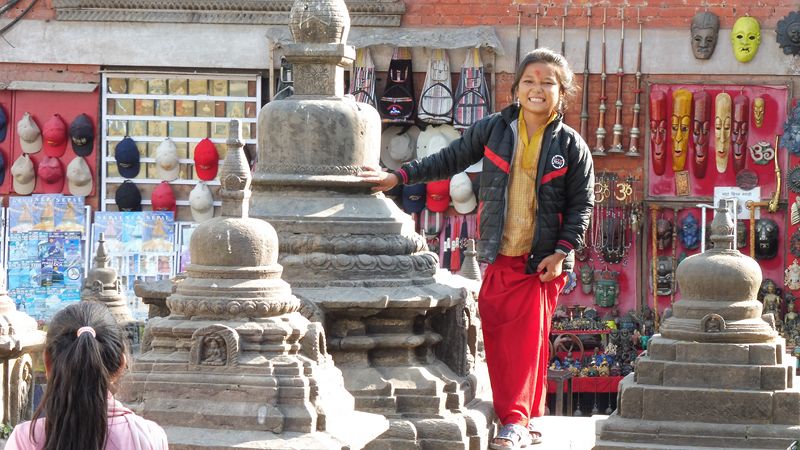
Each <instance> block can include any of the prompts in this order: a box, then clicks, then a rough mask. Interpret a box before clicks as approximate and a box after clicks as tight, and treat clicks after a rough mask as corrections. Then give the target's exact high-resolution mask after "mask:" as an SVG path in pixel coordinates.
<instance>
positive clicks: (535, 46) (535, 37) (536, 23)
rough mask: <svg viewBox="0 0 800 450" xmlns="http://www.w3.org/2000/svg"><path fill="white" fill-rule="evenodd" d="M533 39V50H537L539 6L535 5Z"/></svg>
mask: <svg viewBox="0 0 800 450" xmlns="http://www.w3.org/2000/svg"><path fill="white" fill-rule="evenodd" d="M534 27H535V28H534V29H535V34H534V39H533V48H534V49H537V48H539V5H536V21H535V22H534Z"/></svg>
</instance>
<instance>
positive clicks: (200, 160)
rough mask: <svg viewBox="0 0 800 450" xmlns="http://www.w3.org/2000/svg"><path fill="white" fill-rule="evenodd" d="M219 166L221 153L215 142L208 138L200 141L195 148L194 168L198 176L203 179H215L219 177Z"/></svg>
mask: <svg viewBox="0 0 800 450" xmlns="http://www.w3.org/2000/svg"><path fill="white" fill-rule="evenodd" d="M218 167H219V153H218V152H217V147H216V146H215V145H214V143H213V142H211V140H210V139H208V138H205V139H203V140H202V141H200V142H198V143H197V147H195V149H194V170H195V171H196V172H197V178H200V179H201V180H203V181H211V180H213V179H214V178H216V177H217V168H218Z"/></svg>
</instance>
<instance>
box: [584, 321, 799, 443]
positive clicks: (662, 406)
mask: <svg viewBox="0 0 800 450" xmlns="http://www.w3.org/2000/svg"><path fill="white" fill-rule="evenodd" d="M794 371H795V358H793V357H789V356H787V355H785V354H784V341H783V339H782V338H779V339H775V340H774V341H773V342H765V343H751V344H735V343H709V342H688V341H681V340H674V339H667V338H665V337H663V336H662V335H655V336H653V338H652V339H650V342H649V343H648V355H647V356H643V357H642V358H640V359H639V361H638V362H637V364H636V372H635V373H632V374H630V375H628V376H627V377H625V378H624V379H623V380H622V381H621V382H620V384H619V394H618V397H619V400H618V402H617V405H618V406H617V410H616V411H615V413H614V414H613V415H612V416H611V417H609V419H608V420H606V421H605V422H600V427H601V428H600V433H599V435H600V438H599V440H598V442H597V446H596V447H594V448H595V450H606V449H622V448H625V449H629V448H637V449H651V448H652V449H656V448H659V449H660V448H670V449H693V448H700V447H703V448H747V449H760V448H765V449H766V448H775V449H785V448H786V447H787V446H788V445H789V443H790V442H791V441H792V440H794V439H797V436H800V389H798V386H797V384H796V380H795V375H794Z"/></svg>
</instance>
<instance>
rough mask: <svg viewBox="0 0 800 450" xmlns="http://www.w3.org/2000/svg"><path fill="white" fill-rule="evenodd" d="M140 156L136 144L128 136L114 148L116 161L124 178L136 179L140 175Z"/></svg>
mask: <svg viewBox="0 0 800 450" xmlns="http://www.w3.org/2000/svg"><path fill="white" fill-rule="evenodd" d="M139 156H140V155H139V148H138V147H137V146H136V142H134V140H133V139H131V138H130V137H128V136H125V138H124V139H122V140H121V141H119V142H118V143H117V146H116V147H114V159H116V160H117V169H119V174H120V175H122V177H123V178H135V177H136V175H139Z"/></svg>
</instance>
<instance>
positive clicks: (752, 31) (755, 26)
mask: <svg viewBox="0 0 800 450" xmlns="http://www.w3.org/2000/svg"><path fill="white" fill-rule="evenodd" d="M731 44H733V55H734V56H735V57H736V60H737V61H739V62H750V61H751V60H752V59H753V58H754V57H755V56H756V52H757V51H758V46H759V45H761V25H759V23H758V21H757V20H756V19H754V18H752V17H739V18H738V19H736V22H735V23H734V24H733V29H732V30H731Z"/></svg>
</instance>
